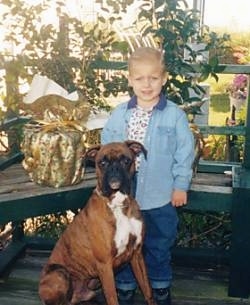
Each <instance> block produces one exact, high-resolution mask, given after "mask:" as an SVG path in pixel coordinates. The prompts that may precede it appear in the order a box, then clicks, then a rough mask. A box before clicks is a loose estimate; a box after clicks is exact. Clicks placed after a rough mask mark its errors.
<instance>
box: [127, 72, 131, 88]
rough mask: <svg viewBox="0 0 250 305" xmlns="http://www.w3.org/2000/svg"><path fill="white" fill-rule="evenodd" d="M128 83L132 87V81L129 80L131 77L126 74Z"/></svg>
mask: <svg viewBox="0 0 250 305" xmlns="http://www.w3.org/2000/svg"><path fill="white" fill-rule="evenodd" d="M127 78H128V85H129V86H130V87H132V82H131V77H130V76H129V75H128V77H127Z"/></svg>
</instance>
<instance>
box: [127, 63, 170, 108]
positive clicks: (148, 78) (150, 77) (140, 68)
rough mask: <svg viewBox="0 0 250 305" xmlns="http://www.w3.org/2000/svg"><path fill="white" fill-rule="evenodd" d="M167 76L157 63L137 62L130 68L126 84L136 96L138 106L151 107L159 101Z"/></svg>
mask: <svg viewBox="0 0 250 305" xmlns="http://www.w3.org/2000/svg"><path fill="white" fill-rule="evenodd" d="M166 81H167V75H166V73H165V72H163V71H162V66H161V63H160V62H158V61H156V60H155V61H151V62H149V61H138V62H136V63H135V62H134V63H133V65H132V66H130V71H129V76H128V82H129V85H130V86H131V87H132V88H133V90H134V93H135V95H136V96H137V102H138V105H140V106H146V107H147V106H148V107H150V106H153V105H155V104H156V103H157V102H158V100H159V95H160V92H161V89H162V86H163V85H164V84H165V83H166Z"/></svg>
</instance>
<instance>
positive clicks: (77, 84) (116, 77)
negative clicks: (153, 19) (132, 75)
mask: <svg viewBox="0 0 250 305" xmlns="http://www.w3.org/2000/svg"><path fill="white" fill-rule="evenodd" d="M2 5H3V6H4V7H5V11H6V13H5V14H4V16H3V17H4V18H3V20H9V27H8V29H7V30H6V31H7V33H6V37H5V41H6V42H8V43H9V44H10V45H12V46H14V48H15V49H18V54H9V53H5V54H2V56H1V57H0V60H1V61H0V64H1V65H2V66H3V67H4V68H5V69H6V71H7V75H6V77H5V81H6V83H7V85H8V88H9V89H8V92H7V95H6V98H5V100H4V104H5V106H6V108H7V111H8V113H10V112H14V113H17V112H18V104H19V102H20V101H21V100H22V95H21V94H19V85H20V82H21V81H22V83H30V82H31V79H32V78H33V76H34V74H36V73H40V74H42V75H45V76H47V77H49V78H50V79H52V80H54V81H55V82H57V83H58V84H60V85H61V86H62V87H64V88H65V89H66V90H68V91H69V92H72V91H75V90H78V91H79V92H80V93H81V95H82V96H83V98H85V99H86V100H87V101H88V102H90V104H92V105H94V106H97V107H108V105H107V103H106V99H105V98H106V97H107V96H110V95H112V94H113V95H114V96H116V95H117V94H118V92H124V91H126V90H127V85H126V84H127V81H126V78H125V76H124V75H123V74H122V73H120V74H115V73H113V72H110V73H107V72H106V71H105V70H97V69H94V68H93V67H92V66H91V63H92V62H93V61H100V60H106V61H108V60H109V59H110V56H111V54H112V53H114V52H120V53H122V52H123V53H126V52H127V50H128V45H127V44H126V43H124V42H122V43H121V44H120V43H119V40H118V39H117V36H116V33H115V32H114V31H112V30H109V29H108V24H107V21H106V20H103V19H101V18H100V19H99V20H98V22H97V23H96V24H93V23H82V21H80V20H79V19H77V18H74V17H71V16H69V15H68V14H67V13H65V11H64V5H65V3H64V1H58V2H57V6H56V11H57V16H58V20H59V25H58V26H57V24H44V23H42V20H41V18H42V17H41V16H42V14H43V13H44V12H45V11H46V9H48V8H49V7H50V1H49V0H44V1H43V3H42V4H38V5H29V4H28V3H27V2H25V1H22V0H14V1H9V0H3V1H2ZM3 22H4V21H2V22H1V24H2V25H3ZM6 59H7V61H6ZM1 115H2V116H3V115H4V113H1Z"/></svg>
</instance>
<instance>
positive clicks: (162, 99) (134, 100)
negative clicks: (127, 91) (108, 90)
mask: <svg viewBox="0 0 250 305" xmlns="http://www.w3.org/2000/svg"><path fill="white" fill-rule="evenodd" d="M136 105H137V96H136V95H133V96H132V98H131V99H130V101H129V102H128V108H127V109H131V108H135V107H136ZM166 106H167V99H166V97H165V95H164V94H163V93H161V94H160V99H159V102H158V103H157V104H156V105H155V106H154V108H156V109H158V110H163V109H164V108H165V107H166Z"/></svg>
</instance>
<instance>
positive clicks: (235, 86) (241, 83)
mask: <svg viewBox="0 0 250 305" xmlns="http://www.w3.org/2000/svg"><path fill="white" fill-rule="evenodd" d="M247 83H248V77H247V75H246V74H237V75H235V76H234V79H233V81H232V83H231V84H230V85H229V87H228V88H227V92H229V94H230V96H232V97H234V98H237V99H246V97H247Z"/></svg>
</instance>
